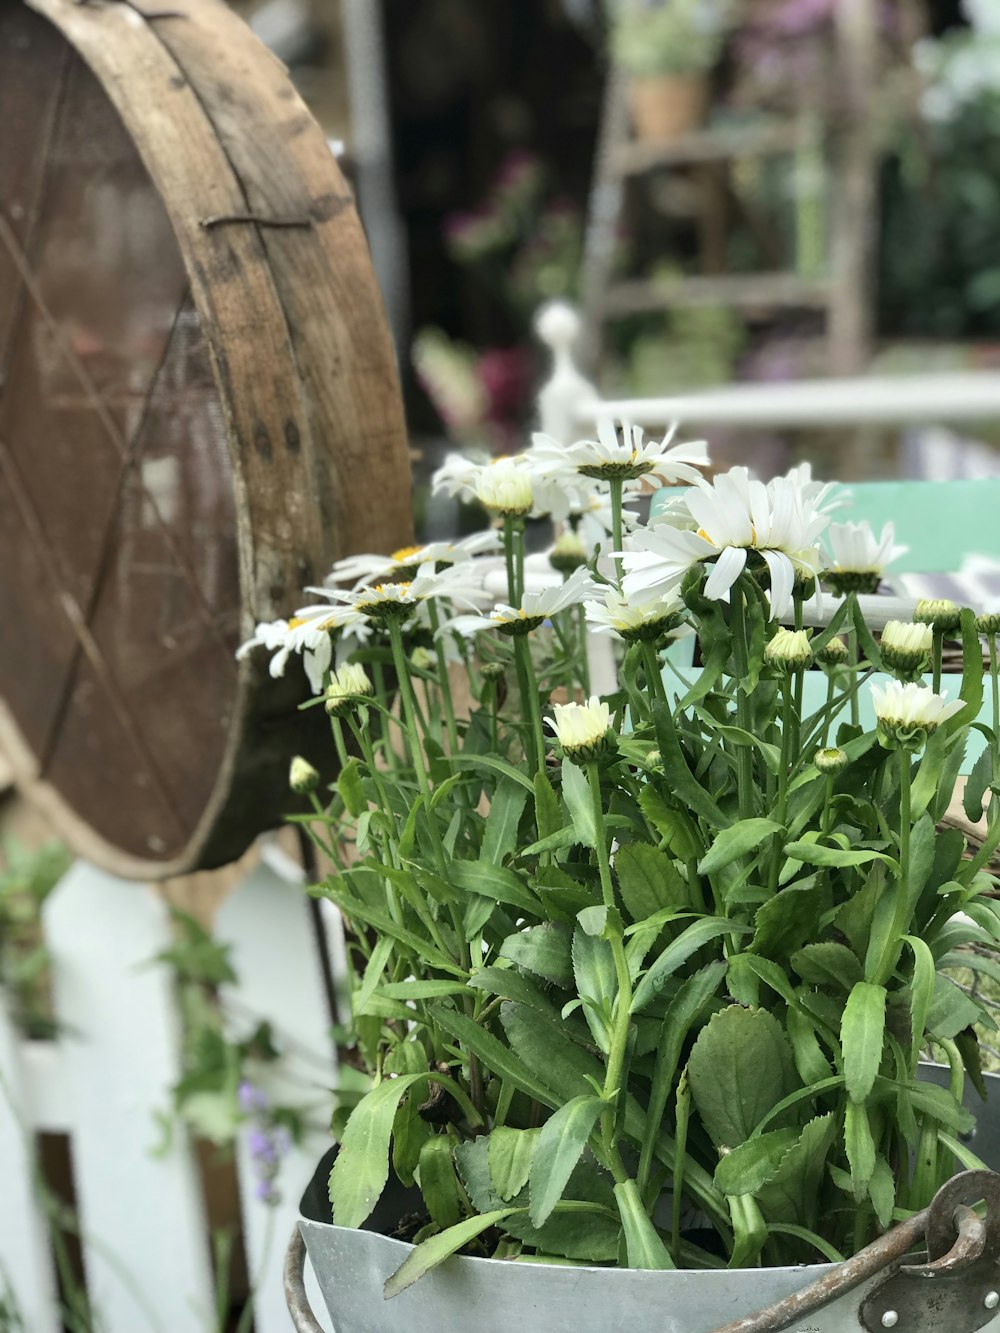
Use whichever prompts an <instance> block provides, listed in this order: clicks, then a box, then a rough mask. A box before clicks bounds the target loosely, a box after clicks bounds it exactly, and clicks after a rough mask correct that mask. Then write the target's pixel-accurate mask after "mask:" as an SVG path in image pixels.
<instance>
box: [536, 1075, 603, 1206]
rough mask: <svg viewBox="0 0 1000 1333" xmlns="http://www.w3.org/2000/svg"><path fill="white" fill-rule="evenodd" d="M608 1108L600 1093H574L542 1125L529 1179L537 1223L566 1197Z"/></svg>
mask: <svg viewBox="0 0 1000 1333" xmlns="http://www.w3.org/2000/svg"><path fill="white" fill-rule="evenodd" d="M604 1108H605V1103H604V1102H603V1101H602V1100H601V1099H600V1098H599V1097H593V1096H587V1095H586V1094H584V1095H583V1096H580V1097H573V1098H571V1099H570V1100H569V1101H568V1102H566V1103H565V1105H564V1106H560V1108H559V1110H558V1111H556V1112H555V1113H554V1114H553V1115H552V1116H550V1117H549V1119H548V1120H547V1121H546V1122H545V1124H544V1125H543V1126H542V1128H541V1132H540V1134H539V1137H538V1143H537V1145H536V1147H535V1155H534V1159H533V1160H532V1163H531V1174H530V1176H529V1180H528V1192H529V1195H530V1199H531V1214H530V1215H531V1222H532V1225H533V1226H536V1227H540V1226H543V1225H544V1224H545V1222H546V1221H547V1220H548V1218H549V1215H550V1214H551V1212H552V1209H553V1208H554V1207H555V1205H556V1204H557V1203H558V1202H559V1200H560V1199H561V1198H562V1195H563V1191H564V1190H565V1188H566V1185H567V1182H568V1181H569V1178H570V1174H571V1173H572V1171H573V1169H574V1167H575V1166H576V1164H577V1162H578V1161H579V1160H580V1156H581V1154H582V1153H583V1150H584V1148H585V1147H586V1146H587V1141H588V1139H589V1138H590V1136H591V1134H592V1133H593V1131H594V1126H595V1125H596V1124H597V1121H598V1119H599V1118H600V1115H601V1112H602V1111H603V1110H604Z"/></svg>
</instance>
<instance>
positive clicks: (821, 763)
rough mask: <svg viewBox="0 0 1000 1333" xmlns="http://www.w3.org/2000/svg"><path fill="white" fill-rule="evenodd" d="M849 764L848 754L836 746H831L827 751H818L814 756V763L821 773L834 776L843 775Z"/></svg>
mask: <svg viewBox="0 0 1000 1333" xmlns="http://www.w3.org/2000/svg"><path fill="white" fill-rule="evenodd" d="M849 762H850V761H849V760H848V758H847V754H846V752H845V751H844V750H840V749H838V748H837V747H836V746H831V747H829V748H827V749H825V750H817V751H816V753H815V754H814V755H813V763H814V764H815V765H816V767H817V768H818V769H819V771H820V772H821V773H829V774H832V775H834V776H836V774H838V773H843V771H844V769H845V768H846V767H847V765H848V763H849Z"/></svg>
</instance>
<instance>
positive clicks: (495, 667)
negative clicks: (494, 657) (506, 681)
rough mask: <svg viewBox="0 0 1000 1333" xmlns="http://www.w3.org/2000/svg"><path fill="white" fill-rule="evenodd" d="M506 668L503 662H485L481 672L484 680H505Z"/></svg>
mask: <svg viewBox="0 0 1000 1333" xmlns="http://www.w3.org/2000/svg"><path fill="white" fill-rule="evenodd" d="M505 670H506V668H505V667H504V664H503V663H502V662H484V663H483V665H482V669H481V670H480V673H479V674H480V675H481V676H482V678H483V680H503V677H504V672H505Z"/></svg>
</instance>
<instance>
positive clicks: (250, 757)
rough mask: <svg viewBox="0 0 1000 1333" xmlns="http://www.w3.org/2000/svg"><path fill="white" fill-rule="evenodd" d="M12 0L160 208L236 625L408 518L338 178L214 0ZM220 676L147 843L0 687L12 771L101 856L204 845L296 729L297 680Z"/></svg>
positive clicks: (224, 830) (152, 861) (384, 361)
mask: <svg viewBox="0 0 1000 1333" xmlns="http://www.w3.org/2000/svg"><path fill="white" fill-rule="evenodd" d="M29 3H30V8H31V9H33V10H35V11H36V12H37V13H38V14H40V15H42V16H43V17H44V18H45V19H47V20H48V22H49V23H51V24H52V25H53V26H54V28H55V29H56V30H57V31H58V33H59V34H61V36H62V38H64V39H65V42H66V43H67V44H68V47H69V48H72V51H74V52H76V53H77V54H78V55H79V56H80V57H81V58H82V59H83V61H85V62H86V64H87V66H89V68H90V70H91V71H92V72H93V74H94V75H95V76H96V78H97V79H98V81H99V83H100V84H101V86H102V88H103V89H104V91H105V93H106V95H107V97H108V99H109V101H110V102H111V104H112V105H113V107H114V108H115V111H116V112H117V114H118V116H119V117H120V118H121V121H122V123H123V124H124V126H125V129H126V130H127V133H128V135H129V136H130V138H131V140H132V141H133V143H134V145H135V149H136V151H137V153H138V156H139V158H140V159H141V161H142V164H143V165H144V167H145V170H146V172H147V173H148V175H149V177H150V178H151V180H152V181H153V183H154V185H155V187H156V190H157V192H158V193H159V196H160V198H161V200H162V202H163V205H164V207H165V209H166V213H167V216H168V217H169V221H170V225H171V227H172V229H173V234H174V237H175V239H176V245H177V249H178V251H179V253H180V256H181V259H182V261H183V265H184V268H185V270H186V272H187V275H188V279H189V283H190V293H191V298H192V300H193V304H194V307H195V309H196V311H197V316H198V319H199V322H200V326H201V330H202V332H203V335H204V338H205V342H206V344H207V348H208V352H209V355H210V359H211V369H212V374H213V376H214V380H215V386H216V390H217V393H218V399H219V403H220V405H221V410H222V413H223V415H224V419H225V428H226V436H227V441H228V448H229V457H230V467H231V472H232V485H233V487H234V489H235V498H236V521H237V528H238V551H239V587H238V589H235V590H234V598H235V600H236V601H238V610H239V616H240V622H241V629H242V632H243V633H244V634H248V633H249V632H250V631H251V630H252V627H253V625H254V623H255V622H256V621H258V620H267V619H274V618H277V617H278V616H281V615H287V614H288V613H289V612H290V610H291V609H293V608H294V607H295V606H296V605H297V604H300V598H301V589H302V587H303V586H304V585H305V584H307V583H309V582H310V581H313V580H316V579H318V578H320V577H322V575H323V574H324V573H325V572H326V570H327V568H328V567H329V565H330V563H331V562H332V561H333V560H334V559H336V558H337V557H338V556H341V555H343V554H346V553H349V552H351V551H357V550H377V549H383V550H388V549H392V548H394V547H396V546H399V545H401V544H403V543H404V542H406V541H407V540H409V537H410V531H411V522H412V519H411V513H412V509H411V496H410V483H409V459H408V451H407V445H406V436H405V425H404V420H403V411H402V401H401V396H400V391H399V384H398V377H397V372H396V364H395V358H394V353H393V348H392V345H391V341H390V338H389V332H388V326H387V323H386V320H385V316H384V311H383V308H382V303H381V298H380V295H379V292H378V288H377V285H376V282H375V278H374V274H373V272H372V269H371V265H370V261H369V256H368V251H367V246H366V243H365V239H364V234H363V231H362V229H361V225H360V222H359V220H358V218H357V214H356V212H355V210H354V206H353V203H352V201H351V197H350V193H349V191H348V189H347V186H346V185H345V183H344V181H343V178H342V177H341V175H340V172H339V170H338V168H337V166H336V163H335V161H334V159H333V157H332V155H331V154H330V152H329V149H328V147H327V144H326V142H325V139H324V136H323V133H322V131H321V130H320V128H319V126H318V125H317V124H316V123H315V121H313V119H312V118H311V116H310V115H309V112H308V110H307V109H306V107H305V106H304V104H303V103H302V102H301V100H300V99H299V97H298V95H297V93H296V92H295V90H294V88H293V86H292V84H291V82H290V81H289V79H288V76H287V73H286V71H285V70H284V68H283V67H282V66H281V65H280V64H279V63H278V62H277V61H276V60H275V59H274V58H273V57H272V56H270V54H269V53H268V52H267V51H266V50H265V48H264V47H263V46H262V45H261V44H260V43H259V42H258V41H257V40H256V38H254V37H253V35H252V34H251V33H250V31H249V29H248V28H246V27H245V25H244V24H243V23H242V22H241V21H240V20H239V19H237V18H236V17H235V16H234V15H233V14H232V13H231V12H230V11H229V10H228V9H227V7H226V6H225V5H224V4H223V3H221V0H177V3H173V2H172V3H171V4H170V5H169V6H163V5H156V4H153V3H149V4H145V3H142V4H140V3H138V2H137V3H122V2H121V0H106V2H105V0H90V3H85V4H80V3H74V0H29ZM144 9H145V10H146V11H147V12H146V13H144V12H143V10H144ZM167 13H169V15H170V16H169V17H163V15H164V14H167ZM158 15H159V17H158ZM206 224H207V225H206ZM96 406H100V405H96ZM113 424H114V423H113V422H111V421H110V420H109V422H108V423H107V425H108V433H109V435H112V436H113ZM121 443H122V447H123V456H124V451H125V446H126V443H127V442H126V441H125V440H122V441H121ZM77 619H78V620H79V619H80V617H77ZM86 628H87V627H86V624H85V623H84V624H83V629H82V630H81V629H76V630H74V632H75V633H80V632H83V630H85V629H86ZM290 674H291V673H290ZM234 680H235V686H234V690H235V697H234V700H233V705H232V709H231V716H230V721H229V723H228V732H227V736H226V743H225V754H224V757H223V760H222V763H221V765H220V767H219V772H218V775H217V778H216V780H215V783H214V786H213V789H212V794H211V797H210V799H209V800H208V801H207V802H206V803H205V806H204V809H203V811H202V812H201V814H200V817H199V818H198V819H197V821H196V822H195V824H194V826H193V827H192V828H191V829H190V833H189V836H188V838H187V841H186V844H185V845H184V846H183V847H182V848H180V849H178V847H177V846H174V847H172V848H171V849H170V852H169V855H166V856H164V857H163V858H162V859H157V857H155V856H152V857H149V858H147V857H145V856H141V855H140V856H136V855H135V853H134V849H133V850H123V849H122V848H121V847H119V846H115V845H114V842H113V841H109V840H108V839H107V838H105V837H104V836H102V833H101V831H100V830H99V829H97V828H94V827H90V826H88V825H87V823H86V821H82V820H81V819H80V817H79V816H78V815H77V814H75V813H74V811H73V810H72V809H71V808H70V807H69V806H68V805H67V803H66V801H65V800H64V797H63V793H62V792H61V790H60V786H59V783H58V781H55V780H53V777H52V773H50V772H48V771H46V764H45V760H44V756H41V755H40V754H39V752H38V750H37V748H35V747H33V746H32V745H31V744H28V743H27V742H26V740H25V734H24V733H25V721H24V719H21V718H19V717H18V716H16V715H15V714H14V713H13V712H12V711H11V710H10V708H6V707H4V704H3V701H2V700H0V741H2V743H3V744H4V748H5V750H6V752H7V754H8V755H9V756H10V759H11V762H12V764H13V765H14V767H15V771H16V774H17V778H18V781H19V783H20V785H21V786H22V788H23V789H24V790H25V791H26V792H27V793H28V794H29V796H33V797H34V799H35V800H36V801H38V802H39V803H40V804H41V805H43V806H44V807H45V809H46V810H47V811H48V812H49V814H50V815H51V816H52V817H53V818H54V819H55V820H56V821H57V822H58V823H59V825H60V827H61V828H62V829H63V830H64V832H65V833H66V835H67V836H68V837H69V838H70V839H71V841H72V842H73V844H74V846H75V847H76V848H77V849H78V850H79V851H81V852H82V853H83V854H85V855H87V856H88V857H90V858H91V859H92V860H94V861H96V862H98V863H99V864H101V865H103V866H105V867H106V868H108V869H110V870H111V871H112V872H113V873H116V874H118V875H122V876H128V877H133V878H137V879H144V880H148V879H149V878H150V877H160V876H168V875H177V874H182V873H185V872H187V871H190V870H194V869H197V868H201V867H207V866H212V865H219V864H222V863H224V862H226V861H229V860H231V859H233V858H234V857H236V856H238V855H239V854H240V853H241V852H242V851H243V850H244V848H245V847H246V846H247V845H248V843H249V842H250V841H251V840H252V838H253V837H254V836H255V834H256V833H258V832H259V831H260V830H261V829H262V828H264V827H268V826H270V825H272V824H274V823H275V822H277V821H278V820H279V819H280V816H281V813H282V811H283V809H284V807H285V805H286V804H287V793H286V790H285V787H286V775H287V759H288V756H289V753H291V752H294V751H296V750H298V751H302V750H308V748H309V736H308V734H307V730H306V728H305V726H304V721H303V717H302V715H297V714H296V712H295V705H296V703H297V698H298V694H297V686H293V684H292V683H291V682H286V683H285V687H284V689H281V688H276V687H275V685H274V683H273V682H271V681H270V680H269V679H268V678H267V676H266V666H265V665H264V663H263V661H262V660H261V659H260V658H257V659H256V660H255V659H249V660H247V661H245V662H243V663H241V664H240V666H239V668H238V670H236V671H235V672H234ZM99 684H101V686H102V687H103V685H104V684H106V682H103V681H101V682H99ZM108 689H109V691H110V689H111V686H108ZM110 702H111V700H110V698H109V703H110ZM158 702H159V701H153V702H151V703H150V707H155V706H157V703H158ZM162 704H163V706H164V707H166V706H167V705H168V704H169V705H172V706H174V707H177V706H178V705H180V706H183V704H184V701H183V700H177V699H172V700H163V701H162ZM296 733H297V734H296ZM200 763H202V759H201V756H199V754H198V753H191V754H190V764H191V768H192V772H197V771H198V765H199V764H200ZM120 799H121V800H123V801H127V800H128V792H127V791H126V790H123V791H122V792H121V793H120Z"/></svg>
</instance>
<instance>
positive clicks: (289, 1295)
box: [284, 1227, 323, 1333]
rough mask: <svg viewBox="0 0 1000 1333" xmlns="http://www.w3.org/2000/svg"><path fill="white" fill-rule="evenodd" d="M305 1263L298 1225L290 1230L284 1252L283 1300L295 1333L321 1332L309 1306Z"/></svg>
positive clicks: (302, 1241) (303, 1243)
mask: <svg viewBox="0 0 1000 1333" xmlns="http://www.w3.org/2000/svg"><path fill="white" fill-rule="evenodd" d="M305 1264H306V1243H305V1241H304V1240H303V1239H302V1233H301V1232H300V1231H299V1229H298V1227H296V1228H295V1230H294V1231H293V1232H292V1235H291V1239H290V1240H289V1242H288V1249H287V1251H286V1253H285V1272H284V1278H285V1301H286V1303H287V1305H288V1313H289V1314H290V1315H291V1316H292V1323H293V1324H294V1325H295V1333H323V1328H322V1327H321V1326H320V1325H319V1324H318V1323H317V1322H316V1316H315V1315H314V1314H313V1312H312V1310H311V1309H310V1308H309V1297H308V1296H307V1295H306V1286H305V1281H304V1280H303V1274H304V1272H305Z"/></svg>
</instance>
